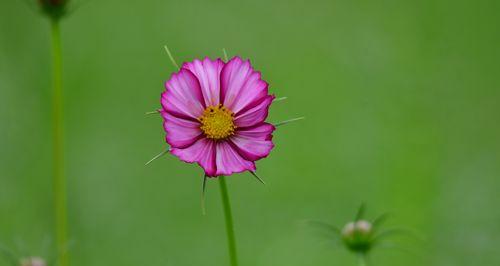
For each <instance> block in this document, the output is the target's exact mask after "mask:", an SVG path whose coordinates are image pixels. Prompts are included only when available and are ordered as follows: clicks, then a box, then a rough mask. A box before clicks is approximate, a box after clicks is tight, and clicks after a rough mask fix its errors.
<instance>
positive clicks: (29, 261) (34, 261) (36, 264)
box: [21, 257, 47, 266]
mask: <svg viewBox="0 0 500 266" xmlns="http://www.w3.org/2000/svg"><path fill="white" fill-rule="evenodd" d="M46 265H47V264H46V263H45V261H44V260H43V259H42V258H39V257H30V258H24V259H22V260H21V266H46Z"/></svg>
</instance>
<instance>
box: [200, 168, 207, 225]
mask: <svg viewBox="0 0 500 266" xmlns="http://www.w3.org/2000/svg"><path fill="white" fill-rule="evenodd" d="M206 189H207V175H204V176H203V184H202V187H201V213H202V214H203V215H205V214H206V213H207V212H206V208H205V191H206Z"/></svg>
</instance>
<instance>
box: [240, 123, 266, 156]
mask: <svg viewBox="0 0 500 266" xmlns="http://www.w3.org/2000/svg"><path fill="white" fill-rule="evenodd" d="M274 129H275V127H274V126H273V125H271V124H268V123H262V124H260V125H258V126H255V127H251V128H248V129H245V130H238V131H237V132H236V134H235V135H234V136H232V137H231V142H232V143H234V145H235V148H236V149H237V151H238V153H239V154H240V155H241V156H243V158H245V159H247V160H249V161H256V160H259V159H262V158H264V157H267V155H269V152H271V150H272V149H273V147H274V144H273V142H272V141H271V139H272V137H273V135H272V133H273V131H274Z"/></svg>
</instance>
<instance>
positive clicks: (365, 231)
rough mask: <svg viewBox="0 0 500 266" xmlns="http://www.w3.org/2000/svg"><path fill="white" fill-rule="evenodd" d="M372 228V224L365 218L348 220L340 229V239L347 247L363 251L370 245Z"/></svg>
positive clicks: (368, 248)
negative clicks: (354, 220)
mask: <svg viewBox="0 0 500 266" xmlns="http://www.w3.org/2000/svg"><path fill="white" fill-rule="evenodd" d="M372 228H373V227H372V224H371V223H370V222H368V221H365V220H359V221H356V222H350V223H348V224H346V225H345V226H344V228H343V229H342V240H343V242H344V244H345V245H346V247H347V248H348V249H350V250H352V251H355V252H362V253H365V252H367V251H368V250H370V248H371V247H372V243H373V230H372Z"/></svg>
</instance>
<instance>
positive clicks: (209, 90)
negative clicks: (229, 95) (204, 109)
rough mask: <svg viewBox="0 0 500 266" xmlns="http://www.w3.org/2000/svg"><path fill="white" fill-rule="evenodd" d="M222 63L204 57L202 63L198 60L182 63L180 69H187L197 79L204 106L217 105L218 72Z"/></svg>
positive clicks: (218, 90) (218, 91) (218, 92)
mask: <svg viewBox="0 0 500 266" xmlns="http://www.w3.org/2000/svg"><path fill="white" fill-rule="evenodd" d="M223 66H224V62H222V60H220V59H217V60H215V61H212V60H210V58H208V57H206V58H205V59H204V60H203V61H200V60H198V59H196V60H194V61H193V62H188V63H184V65H183V66H182V68H185V69H188V70H190V71H191V72H193V74H194V75H195V76H196V77H197V78H198V81H199V82H200V85H201V91H202V93H203V98H204V100H205V106H213V105H218V104H219V98H220V96H219V95H220V72H221V71H222V67H223Z"/></svg>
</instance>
